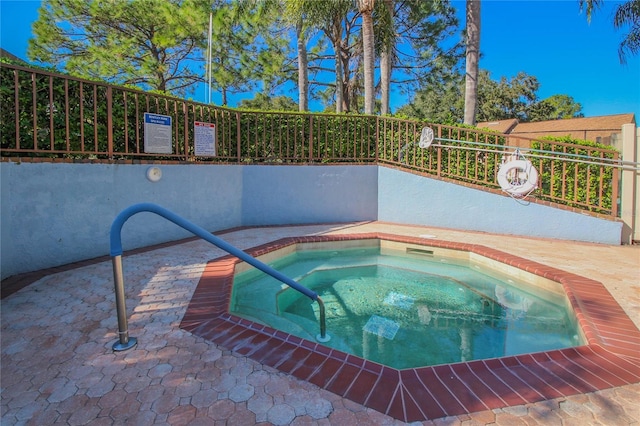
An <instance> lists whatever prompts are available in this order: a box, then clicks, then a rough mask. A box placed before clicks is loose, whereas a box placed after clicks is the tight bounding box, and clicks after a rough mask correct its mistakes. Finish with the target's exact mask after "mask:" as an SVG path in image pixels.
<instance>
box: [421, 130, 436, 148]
mask: <svg viewBox="0 0 640 426" xmlns="http://www.w3.org/2000/svg"><path fill="white" fill-rule="evenodd" d="M433 137H434V134H433V129H432V128H431V127H423V128H422V132H421V133H420V140H419V142H418V146H419V147H420V148H422V149H426V148H429V147H430V146H431V143H432V142H433Z"/></svg>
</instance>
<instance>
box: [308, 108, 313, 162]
mask: <svg viewBox="0 0 640 426" xmlns="http://www.w3.org/2000/svg"><path fill="white" fill-rule="evenodd" d="M309 162H310V163H313V115H309Z"/></svg>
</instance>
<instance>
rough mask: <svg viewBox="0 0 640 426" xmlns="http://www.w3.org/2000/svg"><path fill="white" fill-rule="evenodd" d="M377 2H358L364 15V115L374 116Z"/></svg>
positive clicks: (372, 0) (362, 0)
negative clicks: (374, 9) (374, 17)
mask: <svg viewBox="0 0 640 426" xmlns="http://www.w3.org/2000/svg"><path fill="white" fill-rule="evenodd" d="M374 2H375V0H358V9H359V10H360V13H361V14H362V47H363V56H364V113H365V114H373V112H374V109H375V92H374V82H373V73H374V69H375V51H374V40H373V39H374V37H373V16H372V13H373V6H374Z"/></svg>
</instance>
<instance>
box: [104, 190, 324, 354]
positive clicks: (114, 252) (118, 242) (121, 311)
mask: <svg viewBox="0 0 640 426" xmlns="http://www.w3.org/2000/svg"><path fill="white" fill-rule="evenodd" d="M140 212H150V213H155V214H157V215H158V216H162V217H163V218H165V219H167V220H169V221H171V222H173V223H175V224H176V225H178V226H180V227H181V228H183V229H186V230H187V231H189V232H191V233H192V234H194V235H196V236H198V237H200V238H202V239H203V240H205V241H207V242H209V243H211V244H213V245H214V246H216V247H218V248H220V249H222V250H224V251H226V252H227V253H229V254H231V255H233V256H236V257H237V258H239V259H241V260H243V261H245V262H246V263H248V264H250V265H251V266H253V267H255V268H257V269H259V270H261V271H262V272H264V273H266V274H268V275H270V276H272V277H273V278H275V279H277V280H278V281H280V282H282V283H284V284H286V285H288V286H289V287H291V288H293V289H294V290H297V291H298V292H300V293H302V294H304V295H305V296H307V297H309V298H310V299H311V300H314V301H316V302H318V306H319V307H320V334H319V335H318V336H317V337H316V339H317V340H318V341H320V342H326V341H328V340H329V338H328V336H327V327H326V319H325V308H324V303H323V302H322V299H321V298H320V296H318V293H316V292H315V291H312V290H309V289H308V288H306V287H304V286H302V285H300V284H299V283H298V282H296V281H294V280H292V279H291V278H289V277H287V276H286V275H284V274H282V273H280V272H278V271H276V270H275V269H273V268H272V267H270V266H269V265H267V264H265V263H263V262H261V261H259V260H258V259H256V258H255V257H253V256H251V255H249V254H248V253H246V252H244V251H242V250H240V249H238V248H236V247H234V246H232V245H231V244H229V243H227V242H226V241H224V240H223V239H221V238H218V237H216V236H215V235H213V234H211V233H210V232H208V231H207V230H206V229H204V228H201V227H199V226H198V225H195V224H193V223H191V222H189V221H188V220H186V219H184V218H182V217H180V216H178V215H177V214H175V213H173V212H171V211H169V210H167V209H165V208H163V207H160V206H158V205H157V204H153V203H140V204H134V205H133V206H131V207H128V208H126V209H125V210H123V211H122V212H121V213H120V214H119V215H118V216H117V217H116V218H115V219H114V221H113V223H112V224H111V231H110V244H111V250H110V254H111V258H112V263H113V278H114V284H115V293H116V310H117V314H118V337H119V339H118V341H117V342H116V343H114V344H113V350H114V351H123V350H126V349H130V348H132V347H134V346H135V345H136V343H137V339H136V338H135V337H129V329H128V324H127V308H126V306H125V295H124V275H123V272H122V238H121V233H122V226H123V225H124V223H125V222H126V221H127V220H128V219H129V218H130V217H131V216H133V215H134V214H137V213H140Z"/></svg>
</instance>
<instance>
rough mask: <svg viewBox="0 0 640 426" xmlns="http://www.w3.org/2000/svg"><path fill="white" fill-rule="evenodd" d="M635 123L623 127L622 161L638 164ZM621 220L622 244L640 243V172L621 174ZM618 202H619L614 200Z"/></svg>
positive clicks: (628, 170) (637, 136) (624, 172)
mask: <svg viewBox="0 0 640 426" xmlns="http://www.w3.org/2000/svg"><path fill="white" fill-rule="evenodd" d="M638 133H639V132H637V129H636V126H635V124H633V123H629V124H623V125H622V160H623V161H624V162H633V163H636V164H637V163H638V148H637V145H638V139H639V137H640V134H638ZM620 175H621V178H620V186H621V190H620V218H621V219H622V222H623V227H622V243H623V244H631V243H632V242H633V241H640V229H638V228H640V226H639V225H640V221H639V220H638V213H640V206H639V204H640V171H638V170H631V169H622V172H621V173H620ZM612 201H613V202H616V201H617V200H612Z"/></svg>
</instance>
